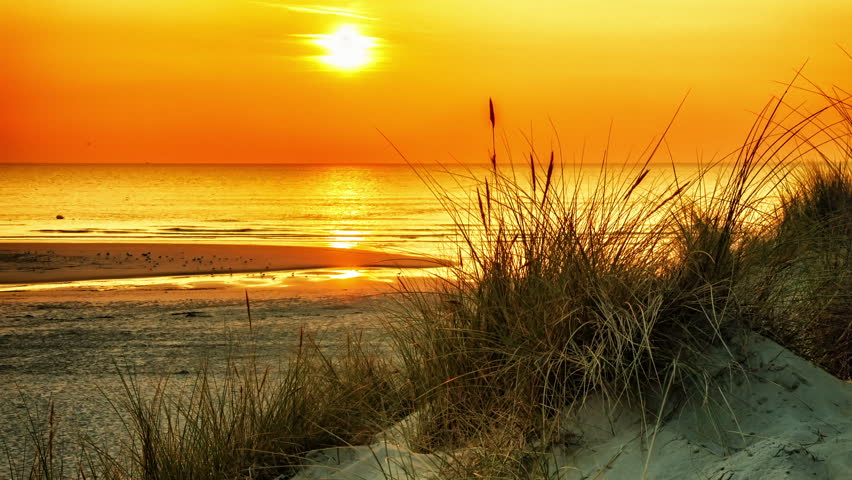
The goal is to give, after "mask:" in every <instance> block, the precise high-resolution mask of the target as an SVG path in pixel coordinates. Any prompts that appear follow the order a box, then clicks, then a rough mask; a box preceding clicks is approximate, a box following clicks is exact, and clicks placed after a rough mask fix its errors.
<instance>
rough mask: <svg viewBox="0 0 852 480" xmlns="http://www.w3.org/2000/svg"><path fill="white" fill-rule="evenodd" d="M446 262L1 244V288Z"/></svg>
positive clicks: (349, 253) (340, 252)
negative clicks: (56, 283) (5, 286)
mask: <svg viewBox="0 0 852 480" xmlns="http://www.w3.org/2000/svg"><path fill="white" fill-rule="evenodd" d="M445 264H446V261H444V260H440V259H435V258H429V257H419V256H414V255H404V254H393V253H387V252H378V251H369V250H356V249H341V248H332V247H319V246H317V247H306V246H287V245H280V246H279V245H242V244H183V243H70V242H62V243H50V242H15V243H12V242H9V243H0V285H27V284H42V283H55V282H71V281H80V280H111V279H132V278H149V277H165V276H182V275H217V274H238V273H241V274H245V273H264V272H273V271H279V272H280V271H291V270H307V269H319V268H344V269H345V268H367V267H383V268H431V267H439V266H442V265H445Z"/></svg>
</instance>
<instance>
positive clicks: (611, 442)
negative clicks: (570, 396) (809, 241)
mask: <svg viewBox="0 0 852 480" xmlns="http://www.w3.org/2000/svg"><path fill="white" fill-rule="evenodd" d="M749 341H750V345H748V351H749V352H750V353H749V355H748V356H747V358H744V359H740V361H738V362H732V361H731V360H730V358H729V357H727V356H726V354H725V353H722V352H719V354H718V355H717V356H716V358H717V359H718V361H719V362H718V365H717V368H718V370H717V371H718V375H717V377H716V379H715V382H714V383H716V386H715V387H714V388H715V389H714V390H713V391H712V392H710V395H709V398H708V402H707V403H706V404H705V403H704V402H702V401H700V400H699V399H698V398H699V397H700V398H704V395H702V394H698V392H697V393H696V398H693V399H682V400H680V401H676V402H674V403H675V404H670V405H669V406H668V407H666V408H664V411H665V414H664V418H663V421H662V422H661V424H660V425H659V426H657V425H656V422H655V423H654V424H652V425H649V426H647V428H643V427H642V420H641V415H640V414H639V412H637V411H632V410H630V409H629V408H627V409H626V408H623V407H621V408H617V409H612V408H607V405H605V404H604V403H603V401H602V400H601V399H596V398H591V399H590V400H589V401H588V402H587V404H586V405H585V406H584V407H583V408H582V409H581V410H580V411H579V412H578V413H577V414H575V415H572V416H571V417H570V418H569V419H568V420H566V422H565V424H564V429H563V438H566V439H570V441H565V442H564V443H562V444H560V445H551V446H547V447H546V449H545V451H546V452H547V458H548V462H549V465H550V468H549V473H550V476H549V477H548V478H551V479H560V480H569V479H571V480H573V479H577V480H579V479H613V480H621V479H639V478H648V479H660V480H663V479H671V480H676V479H713V480H736V479H740V480H747V479H838V480H840V479H848V478H852V384H849V383H846V382H843V381H841V380H838V379H837V378H835V377H832V376H831V375H829V374H828V373H826V372H824V371H823V370H821V369H819V368H817V367H815V366H814V365H812V364H810V363H808V362H806V361H804V360H802V359H801V358H799V357H796V356H795V355H793V354H792V353H790V352H789V351H788V350H786V349H784V348H783V347H781V346H779V345H777V344H775V343H774V342H772V341H770V340H767V339H765V338H762V337H758V336H753V337H751V338H750V339H749ZM409 428H410V426H409ZM401 430H405V429H401ZM308 458H309V460H310V461H311V462H315V463H314V464H313V465H309V466H308V467H306V468H304V469H303V470H302V471H301V472H300V473H299V474H298V475H297V476H296V477H294V480H309V479H340V480H355V479H361V480H380V479H385V478H391V477H386V476H385V473H388V472H392V473H393V474H395V475H396V476H394V477H392V478H397V479H425V478H438V477H437V474H436V472H439V471H440V470H441V466H442V463H443V462H444V461H445V460H444V459H443V458H442V457H440V456H437V455H427V454H419V453H413V452H412V451H410V450H408V449H407V448H406V442H405V439H404V438H402V437H401V436H400V435H399V434H398V433H397V434H392V435H385V436H382V437H381V438H380V439H379V441H377V442H376V443H374V444H373V445H369V446H358V447H352V448H344V449H327V450H323V451H318V452H314V453H313V454H311V455H309V456H308Z"/></svg>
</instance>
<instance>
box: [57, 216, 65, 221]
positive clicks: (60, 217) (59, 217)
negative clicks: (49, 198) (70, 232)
mask: <svg viewBox="0 0 852 480" xmlns="http://www.w3.org/2000/svg"><path fill="white" fill-rule="evenodd" d="M56 219H57V220H64V219H65V216H64V215H57V216H56Z"/></svg>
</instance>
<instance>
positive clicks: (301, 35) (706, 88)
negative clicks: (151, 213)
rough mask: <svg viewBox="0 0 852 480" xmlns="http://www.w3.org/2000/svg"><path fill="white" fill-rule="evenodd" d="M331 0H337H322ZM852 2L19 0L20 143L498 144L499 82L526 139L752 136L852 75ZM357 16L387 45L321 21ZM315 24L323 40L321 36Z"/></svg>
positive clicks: (414, 152)
mask: <svg viewBox="0 0 852 480" xmlns="http://www.w3.org/2000/svg"><path fill="white" fill-rule="evenodd" d="M318 1H321V0H318ZM849 19H852V2H841V1H834V0H787V1H784V2H779V1H777V0H753V1H748V0H739V1H737V0H713V1H697V0H696V1H689V2H685V1H683V0H648V1H635V0H595V1H593V0H583V1H577V0H538V1H533V0H530V1H502V0H487V1H486V0H466V1H450V0H429V1H414V0H411V1H409V0H373V1H369V0H363V1H357V2H332V1H326V2H324V3H316V2H295V1H288V2H285V1H280V0H258V1H251V0H145V1H140V0H54V1H50V2H36V1H15V0H3V1H2V3H0V41H2V44H3V45H4V48H3V50H2V52H0V162H110V163H122V162H180V163H194V162H200V163H219V162H226V163H239V162H246V163H268V162H275V163H278V162H293V163H318V162H326V163H345V162H353V163H354V162H361V163H365V162H366V163H372V162H396V161H399V159H398V157H397V156H396V154H395V153H394V152H393V151H392V149H391V148H390V146H389V145H388V144H387V142H386V141H385V140H384V139H383V138H382V137H381V135H380V134H379V133H378V132H377V129H378V130H381V131H382V132H384V133H385V134H386V135H387V136H388V137H389V138H391V139H392V140H393V141H394V143H395V144H397V146H399V147H400V148H401V149H402V150H403V151H404V152H406V154H408V155H409V156H410V157H411V158H412V159H413V160H417V161H421V162H430V161H442V162H446V161H452V158H456V159H458V160H461V161H470V162H473V161H483V162H484V161H486V159H487V151H488V149H489V148H490V142H491V140H490V133H489V125H488V115H487V102H488V97H493V98H494V100H495V103H496V105H497V109H498V110H497V111H498V122H499V124H500V127H501V128H502V129H503V130H504V131H505V132H506V134H507V135H508V138H509V142H510V145H511V146H512V151H513V152H515V153H516V154H519V155H523V153H524V152H523V150H524V147H523V137H522V133H529V132H530V129H531V128H532V132H533V135H534V138H535V141H536V143H537V144H538V146H539V148H541V149H546V148H549V145H550V143H551V142H552V141H555V140H553V138H554V137H553V135H552V132H551V130H550V126H549V125H550V123H549V122H550V121H551V120H552V121H553V123H554V124H555V125H556V127H557V130H558V132H559V136H560V140H561V143H562V145H563V147H564V152H565V154H566V155H568V156H570V155H573V154H577V153H579V152H580V151H581V148H582V146H583V144H584V142H585V144H586V152H587V156H591V157H595V158H597V157H598V156H599V154H600V151H601V150H602V148H603V142H604V140H605V138H606V135H607V130H608V128H609V124H610V122H611V121H612V122H613V124H614V127H613V139H614V141H613V143H614V145H615V152H618V153H619V154H620V155H625V154H626V153H627V152H628V151H633V152H636V151H638V150H641V149H642V147H643V146H644V145H645V144H646V143H647V142H648V141H649V140H650V139H651V137H652V136H653V135H655V134H658V133H659V132H660V131H661V130H662V129H663V128H664V126H665V124H666V123H667V121H668V119H669V117H670V116H671V115H672V113H673V112H674V110H675V108H676V107H677V105H678V103H679V102H680V100H681V99H682V97H683V95H684V94H685V93H686V92H687V91H688V90H690V91H691V93H690V96H689V98H688V99H687V102H686V104H685V106H684V110H683V111H682V113H681V115H680V116H679V118H678V121H677V123H676V125H675V128H674V129H673V130H672V132H671V134H670V143H671V147H672V150H673V152H674V154H675V155H676V157H677V159H678V160H681V161H692V160H695V159H696V156H697V155H698V153H697V152H703V155H704V157H705V158H709V157H711V156H713V155H714V154H718V153H726V152H727V151H729V150H730V149H731V148H733V147H734V146H736V143H737V142H738V141H740V140H741V139H742V138H743V136H744V134H745V132H746V128H747V126H748V125H749V124H750V122H751V121H752V119H753V114H752V113H749V112H750V111H754V110H757V109H759V108H760V107H761V106H762V105H763V103H764V102H766V101H767V100H768V99H769V97H770V96H771V95H772V94H775V93H778V92H779V91H780V89H781V87H779V85H778V84H777V83H775V82H777V81H787V80H789V79H790V78H791V77H792V75H793V72H794V70H795V69H796V68H797V67H798V66H800V65H801V64H802V63H803V62H804V61H805V60H809V63H808V66H807V68H806V70H805V73H806V75H807V76H808V77H809V78H810V79H812V80H814V81H817V82H820V83H823V84H825V85H831V84H832V82H836V83H841V84H842V83H848V80H849V79H850V78H852V61H850V60H849V58H847V57H846V56H845V55H844V54H843V52H842V51H841V50H840V49H839V48H838V46H837V45H836V44H841V45H843V46H844V47H846V49H847V50H851V49H852V48H850V47H852V43H850V42H852V37H850V35H849V30H848V28H849ZM344 24H350V25H353V26H354V27H355V28H357V29H358V30H359V31H360V32H361V33H362V34H363V35H365V36H368V37H371V38H373V39H374V40H373V43H374V46H373V48H371V49H370V54H371V55H372V61H371V63H369V65H367V66H366V67H365V68H363V69H357V68H356V69H354V70H351V71H340V70H337V69H335V68H334V67H333V66H328V65H324V64H322V63H319V62H317V61H316V59H315V58H314V57H316V56H321V55H326V54H328V53H329V52H326V51H324V49H323V47H321V46H319V45H316V44H315V43H312V41H315V39H316V36H317V35H326V34H330V33H332V32H334V31H335V30H336V29H338V28H339V27H340V26H341V25H344ZM312 39H314V40H312Z"/></svg>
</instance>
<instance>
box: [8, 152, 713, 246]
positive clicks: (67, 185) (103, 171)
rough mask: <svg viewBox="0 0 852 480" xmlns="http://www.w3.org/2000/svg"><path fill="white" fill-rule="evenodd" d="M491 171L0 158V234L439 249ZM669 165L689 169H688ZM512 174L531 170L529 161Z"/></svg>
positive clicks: (665, 169) (30, 238)
mask: <svg viewBox="0 0 852 480" xmlns="http://www.w3.org/2000/svg"><path fill="white" fill-rule="evenodd" d="M540 167H541V166H540ZM636 168H638V167H635V166H633V167H630V168H625V167H624V166H623V165H622V166H619V167H618V168H617V169H616V168H611V169H607V171H608V172H610V171H611V172H616V171H617V172H619V173H621V174H623V175H626V178H627V179H628V180H627V181H630V179H632V178H634V177H635V175H636V174H638V173H641V170H638V171H631V169H632V170H636ZM489 170H490V169H489V168H488V165H482V166H475V167H470V166H461V165H458V166H453V167H446V166H440V167H439V166H419V167H416V168H415V167H412V166H409V165H317V164H313V165H291V164H286V165H189V164H187V165H163V164H115V165H100V164H98V165H95V164H89V165H81V164H0V242H124V243H129V242H134V243H149V242H155V243H210V244H266V245H300V246H322V247H337V248H359V249H369V250H381V251H392V252H399V253H409V254H426V255H442V254H446V253H447V248H446V247H447V246H448V245H451V244H452V242H453V241H454V240H457V239H458V238H457V237H456V234H455V232H456V229H455V226H454V220H453V215H452V214H453V213H457V212H455V211H454V210H456V209H457V208H458V206H459V205H461V204H464V202H465V200H464V199H468V200H467V201H468V202H469V201H470V198H471V195H472V194H474V193H475V191H476V187H477V184H479V187H480V188H481V187H482V186H483V185H482V184H481V183H479V182H482V181H483V180H484V179H485V178H486V177H487V176H488V175H489ZM575 170H576V169H575ZM579 170H580V171H582V174H581V175H579V176H578V177H577V178H581V179H582V180H579V181H581V182H584V183H586V184H587V187H588V188H590V189H593V188H594V182H595V180H596V178H597V176H598V174H600V172H601V171H602V170H601V168H600V166H599V165H589V166H586V167H582V168H581V169H579ZM677 171H678V174H679V175H680V176H681V177H682V178H688V177H689V176H691V175H694V174H695V172H697V171H698V167H697V165H692V164H684V165H679V166H678V167H677ZM518 172H520V173H518V174H517V175H518V176H519V177H523V178H528V177H529V175H530V174H529V167H528V166H526V167H523V168H519V169H518ZM671 172H672V169H671V166H670V165H657V166H652V167H651V175H649V176H648V180H646V182H645V183H648V182H655V183H656V184H658V185H663V186H664V185H667V184H670V183H671V180H672V179H673V178H674V177H673V176H672V173H671ZM538 175H539V176H543V171H542V170H541V169H540V170H539V173H538ZM559 175H564V173H559ZM570 181H573V180H569V182H570ZM448 196H449V197H452V198H455V199H457V200H459V199H460V200H459V201H457V202H456V203H455V204H454V205H450V206H447V205H446V202H442V199H446V198H447V197H448ZM456 219H457V218H456Z"/></svg>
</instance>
